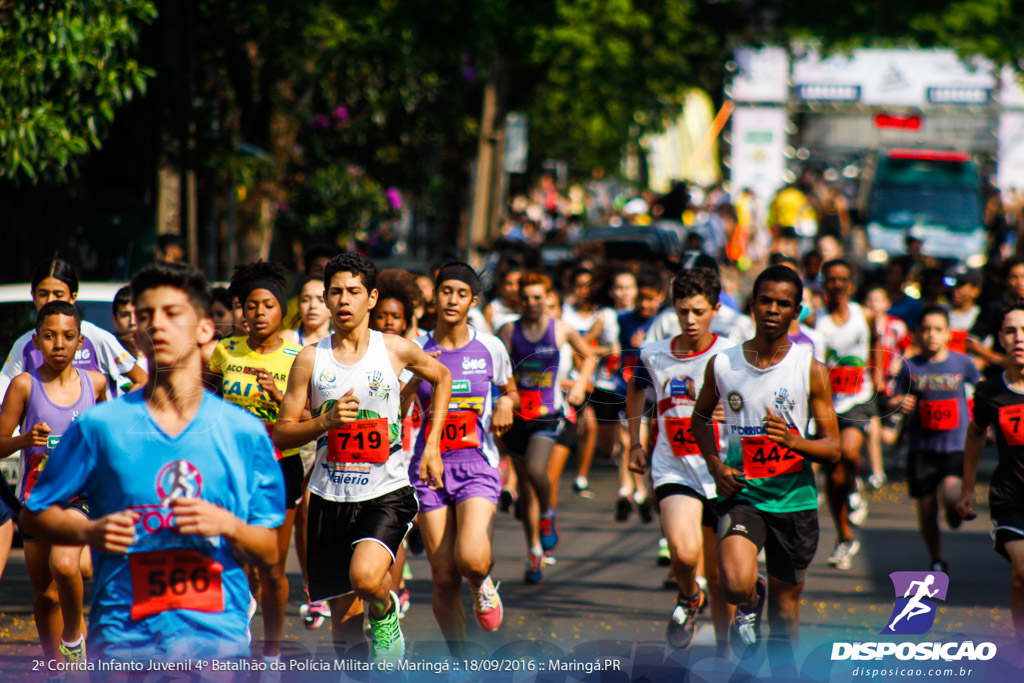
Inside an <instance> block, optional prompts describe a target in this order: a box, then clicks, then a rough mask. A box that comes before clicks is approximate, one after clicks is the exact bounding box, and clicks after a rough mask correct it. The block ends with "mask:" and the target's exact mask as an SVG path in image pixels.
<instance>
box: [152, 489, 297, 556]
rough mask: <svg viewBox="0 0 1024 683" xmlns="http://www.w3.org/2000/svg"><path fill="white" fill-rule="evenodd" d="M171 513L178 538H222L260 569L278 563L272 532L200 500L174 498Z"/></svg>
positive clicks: (275, 542)
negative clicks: (192, 535)
mask: <svg viewBox="0 0 1024 683" xmlns="http://www.w3.org/2000/svg"><path fill="white" fill-rule="evenodd" d="M171 510H172V512H173V513H174V524H175V526H176V527H177V529H178V533H180V534H198V535H200V536H205V537H207V538H212V537H215V536H222V537H223V538H224V540H226V541H227V542H228V545H230V546H231V549H232V550H233V551H235V552H236V553H237V554H238V555H241V556H242V557H243V558H245V560H247V561H248V562H250V563H254V564H257V565H260V566H263V567H269V566H270V565H273V564H274V563H276V562H277V560H278V547H277V533H276V532H275V530H274V529H268V528H266V527H262V526H255V525H253V524H246V523H245V522H243V521H242V520H241V519H239V518H238V517H236V516H235V515H234V514H232V513H231V512H229V511H227V510H225V509H224V508H222V507H219V506H217V505H214V504H213V503H211V502H210V501H208V500H203V499H202V498H175V499H174V500H172V501H171Z"/></svg>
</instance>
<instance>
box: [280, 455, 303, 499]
mask: <svg viewBox="0 0 1024 683" xmlns="http://www.w3.org/2000/svg"><path fill="white" fill-rule="evenodd" d="M278 462H280V463H281V474H282V475H284V506H285V508H286V509H288V510H294V509H295V506H296V505H298V504H299V501H300V500H302V479H303V477H305V472H304V471H303V467H302V457H301V456H299V455H298V454H296V455H289V456H287V457H284V458H281V459H280V460H279V461H278Z"/></svg>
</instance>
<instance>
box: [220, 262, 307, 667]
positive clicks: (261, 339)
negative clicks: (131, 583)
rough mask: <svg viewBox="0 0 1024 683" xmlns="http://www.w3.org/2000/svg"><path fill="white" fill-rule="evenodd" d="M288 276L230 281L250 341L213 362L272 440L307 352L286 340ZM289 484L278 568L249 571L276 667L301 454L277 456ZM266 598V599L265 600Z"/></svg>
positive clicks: (241, 340) (265, 266) (232, 397)
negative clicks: (292, 376) (292, 377)
mask: <svg viewBox="0 0 1024 683" xmlns="http://www.w3.org/2000/svg"><path fill="white" fill-rule="evenodd" d="M287 272H288V271H287V270H286V269H285V267H284V266H282V265H281V264H280V263H274V262H264V261H259V262H257V263H250V264H248V265H244V266H239V267H238V268H236V269H235V272H234V274H233V275H232V277H231V294H232V295H233V296H236V297H238V300H239V301H240V302H241V305H242V310H243V312H244V316H245V322H246V327H247V329H248V332H249V334H248V336H238V337H228V338H227V339H222V340H221V341H220V343H219V344H218V345H217V348H216V349H214V352H213V356H212V357H211V359H210V367H209V371H210V373H211V374H212V375H213V376H214V377H215V378H217V379H218V382H217V384H218V385H219V387H220V392H221V393H222V394H223V396H224V398H225V399H226V400H227V401H229V402H231V403H234V404H235V405H237V406H239V407H241V408H242V409H244V410H245V411H246V412H249V413H252V414H253V415H255V416H256V417H258V418H259V419H260V420H262V421H263V424H264V425H265V426H266V427H267V432H268V433H269V434H273V431H274V425H275V424H276V422H277V414H278V411H279V410H280V406H281V402H282V401H283V400H284V391H285V389H287V387H288V373H289V372H290V371H291V366H292V362H293V361H294V360H295V357H296V356H298V354H299V351H301V350H302V347H300V346H299V345H298V344H293V343H291V342H288V341H285V340H284V339H282V338H281V329H282V326H281V321H282V319H283V317H284V312H285V310H287V299H286V297H285V294H284V291H285V284H286V275H287ZM275 455H276V457H277V460H278V463H279V464H280V466H281V473H282V474H283V475H284V482H285V502H286V506H287V510H286V511H285V521H284V524H282V525H281V526H279V527H278V528H277V530H276V531H277V543H278V555H277V557H278V558H279V559H278V561H277V563H276V564H274V565H273V566H271V567H269V568H267V569H257V568H256V567H254V566H250V567H249V586H250V589H251V590H252V592H253V595H254V596H255V598H256V599H257V600H259V601H260V602H261V603H262V606H263V659H264V660H265V661H266V662H267V664H268V666H273V664H274V663H275V662H279V661H280V658H281V635H282V634H283V633H284V614H285V609H286V608H287V607H288V592H289V591H288V578H287V577H286V575H285V558H286V557H287V556H288V546H289V545H290V544H291V536H292V526H293V525H294V523H295V506H296V503H297V502H298V501H299V499H300V498H302V458H300V457H299V449H298V448H290V449H287V450H284V451H277V450H275ZM261 597H262V599H261Z"/></svg>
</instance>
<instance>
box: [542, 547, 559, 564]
mask: <svg viewBox="0 0 1024 683" xmlns="http://www.w3.org/2000/svg"><path fill="white" fill-rule="evenodd" d="M555 564H558V558H556V557H555V556H554V555H552V554H551V551H550V550H545V551H544V566H545V567H547V566H549V565H555Z"/></svg>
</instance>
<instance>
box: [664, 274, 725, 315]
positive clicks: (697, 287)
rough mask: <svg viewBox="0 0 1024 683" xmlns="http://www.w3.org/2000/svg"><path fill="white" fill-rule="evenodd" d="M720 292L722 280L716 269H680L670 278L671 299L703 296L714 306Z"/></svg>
mask: <svg viewBox="0 0 1024 683" xmlns="http://www.w3.org/2000/svg"><path fill="white" fill-rule="evenodd" d="M721 293H722V281H721V279H720V278H719V277H718V271H717V270H712V269H711V268H690V269H688V270H681V271H679V274H678V275H676V276H675V278H674V279H673V280H672V301H678V300H679V299H686V298H689V297H691V296H703V297H704V298H705V299H707V300H708V303H709V304H711V306H712V307H714V306H715V305H716V304H717V303H718V297H719V295H720V294H721Z"/></svg>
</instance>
